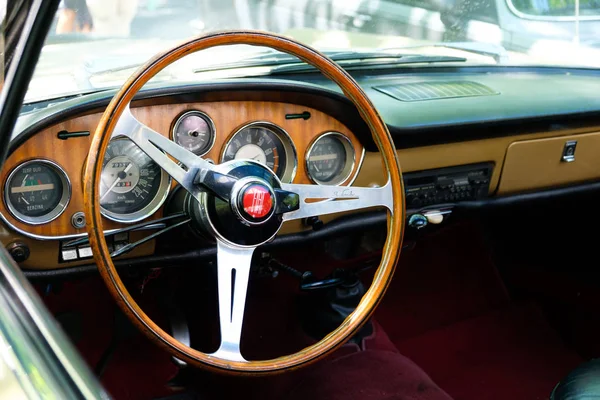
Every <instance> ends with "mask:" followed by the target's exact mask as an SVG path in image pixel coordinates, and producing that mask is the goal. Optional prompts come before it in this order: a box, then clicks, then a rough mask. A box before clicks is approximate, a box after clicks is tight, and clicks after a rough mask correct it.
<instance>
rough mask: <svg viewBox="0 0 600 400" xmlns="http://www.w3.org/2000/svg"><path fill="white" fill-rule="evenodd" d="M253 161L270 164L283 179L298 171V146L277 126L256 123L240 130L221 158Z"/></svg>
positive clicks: (230, 140)
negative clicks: (295, 146) (296, 147)
mask: <svg viewBox="0 0 600 400" xmlns="http://www.w3.org/2000/svg"><path fill="white" fill-rule="evenodd" d="M231 160H254V161H257V162H259V163H261V164H263V165H266V166H267V167H269V168H270V169H271V170H272V171H273V172H274V173H275V174H276V175H277V176H278V177H279V179H281V180H282V181H283V182H291V181H292V179H294V175H295V173H296V149H295V148H294V145H293V143H292V140H291V139H290V137H289V136H288V134H287V133H286V132H285V131H284V130H283V129H281V128H279V127H278V126H276V125H273V124H270V123H266V122H255V123H252V124H250V125H247V126H245V127H243V128H242V129H240V130H239V131H237V132H236V133H235V134H234V135H233V136H232V137H231V139H229V142H228V143H227V145H226V146H225V149H224V150H223V156H222V159H221V161H222V162H225V161H231Z"/></svg>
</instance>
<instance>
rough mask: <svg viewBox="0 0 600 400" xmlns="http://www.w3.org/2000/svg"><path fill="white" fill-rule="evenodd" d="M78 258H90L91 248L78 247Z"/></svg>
mask: <svg viewBox="0 0 600 400" xmlns="http://www.w3.org/2000/svg"><path fill="white" fill-rule="evenodd" d="M78 252H79V258H89V257H92V255H93V254H92V248H91V247H90V246H85V247H80V248H79V249H78Z"/></svg>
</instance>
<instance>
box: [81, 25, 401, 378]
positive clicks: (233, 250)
mask: <svg viewBox="0 0 600 400" xmlns="http://www.w3.org/2000/svg"><path fill="white" fill-rule="evenodd" d="M231 44H246V45H257V46H266V47H270V48H273V49H276V50H279V51H282V52H285V53H288V54H291V55H294V56H296V57H298V58H300V59H301V60H303V61H305V62H306V63H308V64H311V65H313V66H314V67H316V68H317V69H319V70H320V71H321V72H322V73H323V74H324V75H326V76H327V77H328V78H329V79H331V80H332V81H334V82H335V83H336V84H337V85H338V86H339V87H340V88H341V89H342V91H343V92H344V94H345V95H346V96H347V97H348V98H349V99H350V100H351V101H352V103H353V104H354V105H355V106H356V109H357V110H358V112H359V113H360V114H361V116H362V118H363V119H364V121H365V122H366V123H367V125H368V126H369V128H370V130H371V132H372V135H373V139H374V140H375V143H376V144H377V147H378V148H379V151H380V153H381V155H382V158H383V161H384V166H385V168H386V170H387V174H388V180H387V183H386V184H385V185H384V186H381V187H374V188H372V187H368V188H367V187H338V186H319V185H305V184H287V183H282V182H281V181H280V180H279V179H278V177H277V176H276V175H275V174H274V173H273V172H272V171H271V170H270V169H269V168H267V167H264V166H262V165H261V164H258V163H256V162H253V161H240V160H234V161H229V162H226V163H223V164H219V165H214V164H211V163H209V162H208V161H205V160H203V159H202V158H200V157H198V156H196V155H194V154H193V153H191V152H189V151H187V150H186V149H184V148H183V147H180V146H179V145H177V144H175V143H174V142H172V141H171V140H169V139H168V138H167V137H165V136H163V135H161V134H160V133H157V132H155V131H153V130H152V129H151V128H149V127H148V126H146V125H144V124H142V123H141V122H140V121H138V120H137V119H136V118H135V117H134V116H133V115H132V113H131V111H130V102H131V100H132V99H133V97H134V96H135V95H136V93H137V92H138V91H139V90H140V88H141V87H142V86H143V85H144V84H145V83H146V82H148V80H149V79H150V78H152V77H153V76H155V75H156V74H157V73H158V72H159V71H160V70H162V69H163V68H165V67H166V66H167V65H169V64H171V63H173V62H175V61H177V60H179V59H180V58H182V57H184V56H185V55H187V54H190V53H194V52H197V51H199V50H203V49H207V48H211V47H215V46H220V45H231ZM113 135H115V136H117V135H118V136H125V137H128V138H129V139H130V140H132V141H133V142H134V143H135V144H136V145H137V146H139V147H140V148H141V149H142V150H143V151H144V152H145V153H146V154H147V155H148V156H149V157H150V158H151V159H152V160H154V162H156V163H157V164H158V165H159V166H160V167H161V168H163V169H164V170H165V171H166V172H167V173H168V174H169V175H170V176H171V177H172V178H173V179H175V180H176V181H177V182H178V183H179V185H181V187H182V188H183V189H185V190H187V191H188V192H189V194H190V195H191V196H192V197H193V199H195V201H197V203H194V204H193V206H192V209H193V210H194V211H193V212H192V213H191V214H192V218H197V219H198V220H199V222H200V223H202V224H204V226H206V228H207V229H208V230H209V231H210V232H211V233H212V235H213V236H214V238H215V239H216V243H217V280H218V286H217V289H218V301H219V322H220V330H221V344H220V346H219V348H218V350H217V351H216V352H215V353H212V354H207V353H203V352H200V351H198V350H195V349H192V348H191V347H189V346H186V345H185V344H183V343H181V342H179V341H177V340H176V339H175V338H173V337H172V336H171V335H169V334H168V333H167V332H165V331H164V330H163V329H161V328H160V327H159V326H158V325H157V324H156V323H155V322H154V321H152V320H151V319H150V318H149V317H148V315H146V314H145V313H144V311H142V309H141V308H140V307H139V306H138V304H137V303H136V302H135V301H134V299H133V298H132V296H131V295H130V294H129V292H128V291H127V289H126V288H125V285H124V284H123V281H122V280H121V278H120V277H119V275H118V273H117V270H116V268H115V265H114V263H113V261H112V259H111V257H110V252H109V249H108V246H107V244H106V239H105V237H104V231H103V227H102V218H101V215H100V196H99V191H100V176H101V172H102V164H103V159H104V155H105V152H106V148H107V146H108V143H109V141H110V139H111V136H113ZM84 190H85V194H84V200H85V214H86V218H87V221H88V222H87V231H88V233H89V239H90V243H91V247H92V250H93V254H94V259H95V261H96V264H97V266H98V269H99V271H100V274H101V276H102V278H103V280H104V281H105V283H106V285H107V286H108V288H109V290H110V292H111V293H112V295H113V297H114V298H115V299H116V301H117V303H118V305H119V306H120V308H121V309H122V310H123V312H124V313H125V315H127V316H128V317H129V319H130V320H131V321H132V322H133V323H134V324H135V325H136V326H137V327H138V328H139V329H140V330H141V331H142V332H143V333H145V334H146V335H147V336H148V337H149V338H151V339H152V340H153V341H154V342H156V343H157V344H158V345H160V346H162V347H163V348H164V349H166V350H167V351H168V352H170V353H171V354H172V355H174V356H175V357H177V358H179V359H180V360H183V361H185V362H187V363H188V364H190V365H194V366H203V367H210V368H213V369H216V370H219V371H222V372H232V371H233V372H237V373H246V374H265V373H272V372H281V371H283V370H286V369H292V368H297V367H301V366H304V365H307V364H309V363H311V362H314V361H316V360H318V359H320V358H322V357H324V356H326V355H327V354H329V353H331V352H332V351H333V350H335V349H336V348H337V347H338V346H340V345H341V344H343V343H345V341H347V340H348V339H350V338H351V337H352V335H353V334H354V333H355V332H357V331H358V329H360V328H361V327H362V325H363V324H364V323H365V322H366V321H367V320H368V318H369V317H370V316H371V314H372V313H373V311H374V310H375V308H376V307H377V305H378V304H379V302H380V300H381V298H382V297H383V295H384V293H385V291H386V289H387V287H388V285H389V283H390V281H391V279H392V275H393V273H394V269H395V266H396V262H397V260H398V257H399V254H400V249H401V245H402V233H403V224H404V191H403V184H402V175H401V172H400V166H399V163H398V158H397V155H396V151H395V147H394V144H393V142H392V139H391V137H390V134H389V132H388V130H387V127H386V125H385V124H384V122H383V121H382V119H381V117H380V116H379V114H378V113H377V111H376V109H375V107H374V106H373V104H372V103H371V101H370V100H369V99H368V98H367V96H366V94H365V93H364V92H363V91H362V89H361V88H360V87H359V86H358V84H357V83H356V82H355V81H354V79H353V78H352V77H351V76H350V75H348V74H347V73H346V72H345V71H344V70H343V69H342V68H340V67H339V66H338V65H337V64H336V63H334V62H333V61H332V60H330V59H329V58H327V57H326V56H324V55H322V54H321V53H319V52H317V51H316V50H314V49H312V48H310V47H308V46H305V45H303V44H301V43H299V42H296V41H294V40H292V39H290V38H287V37H283V36H278V35H275V34H270V33H263V32H254V31H226V32H220V33H214V34H209V35H206V36H201V37H198V38H196V39H192V40H190V41H188V42H185V43H183V44H181V45H179V46H177V47H175V48H173V49H171V50H168V51H166V52H164V53H162V54H159V55H158V56H156V57H155V58H153V59H152V60H150V61H149V62H148V63H146V64H145V65H144V66H142V67H141V68H140V69H139V70H138V71H137V72H135V73H134V74H133V75H132V76H131V77H130V78H129V79H128V80H127V82H125V84H124V85H123V87H122V88H121V89H120V90H119V92H118V93H117V94H116V95H115V97H114V98H113V99H112V101H111V102H110V104H109V105H108V107H107V108H106V110H105V111H104V114H103V116H102V119H101V120H100V123H99V124H98V127H97V129H96V132H95V134H94V137H93V140H92V144H91V146H90V150H89V155H88V159H87V165H86V168H85V173H84ZM249 199H254V200H253V201H250V202H249ZM256 199H258V201H256ZM323 199H326V200H323ZM376 206H377V207H379V206H383V207H386V208H387V211H388V236H387V240H386V242H385V246H384V249H383V254H382V258H381V264H380V265H379V267H378V269H377V271H376V273H375V275H374V278H373V282H372V284H371V286H370V288H369V290H368V291H367V292H366V294H365V295H364V296H363V298H362V300H361V301H360V303H359V304H358V306H357V307H356V309H355V310H354V311H353V312H352V313H351V314H350V315H349V316H348V317H347V318H346V319H345V321H344V322H343V323H342V324H341V325H340V326H339V327H338V328H337V329H336V330H334V331H333V332H331V333H330V334H328V335H327V336H326V337H324V338H323V339H322V340H320V341H319V342H317V343H316V344H314V345H311V346H310V347H307V348H305V349H303V350H301V351H299V352H297V353H295V354H292V355H288V356H283V357H279V358H275V359H271V360H260V361H249V360H246V359H244V357H243V356H242V354H241V353H240V338H241V334H242V322H243V318H244V306H245V303H246V291H247V287H248V279H249V275H250V262H251V259H252V254H253V252H254V250H255V249H256V248H257V247H258V246H260V245H261V244H263V243H266V242H268V241H269V240H271V239H273V238H274V237H275V235H276V234H277V232H278V231H279V229H280V228H281V226H282V224H283V223H284V222H285V221H289V220H294V219H299V218H306V217H309V216H317V215H324V214H331V213H337V212H343V211H350V210H357V209H362V208H368V207H376Z"/></svg>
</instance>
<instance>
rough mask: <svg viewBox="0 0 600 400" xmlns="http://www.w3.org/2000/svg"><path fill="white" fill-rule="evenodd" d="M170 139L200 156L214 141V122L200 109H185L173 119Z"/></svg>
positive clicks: (206, 151)
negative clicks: (185, 110)
mask: <svg viewBox="0 0 600 400" xmlns="http://www.w3.org/2000/svg"><path fill="white" fill-rule="evenodd" d="M172 139H173V140H174V141H175V143H177V144H178V145H180V146H181V147H184V148H186V149H187V150H189V151H191V152H192V153H194V154H196V155H197V156H202V155H204V154H206V153H208V151H209V150H210V149H211V147H212V146H213V144H214V142H215V124H214V123H213V121H212V120H211V119H210V117H209V116H208V115H206V114H205V113H203V112H202V111H197V110H193V111H187V112H185V113H183V114H181V115H180V116H179V118H177V121H175V124H174V125H173V131H172Z"/></svg>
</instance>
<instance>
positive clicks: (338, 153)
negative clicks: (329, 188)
mask: <svg viewBox="0 0 600 400" xmlns="http://www.w3.org/2000/svg"><path fill="white" fill-rule="evenodd" d="M354 158H355V154H354V147H353V146H352V143H351V142H350V140H349V139H348V138H347V137H346V136H344V135H342V134H341V133H338V132H328V133H325V134H323V135H321V136H319V137H318V138H317V139H316V140H315V141H314V142H313V144H312V145H311V146H310V148H309V149H308V152H307V153H306V170H307V173H308V176H309V178H310V179H311V180H312V181H313V182H315V183H318V184H319V185H339V184H340V183H343V182H344V181H346V179H348V177H350V174H351V173H352V169H353V168H354Z"/></svg>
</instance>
